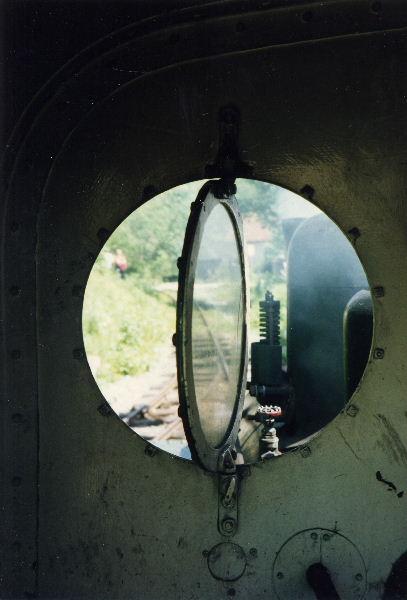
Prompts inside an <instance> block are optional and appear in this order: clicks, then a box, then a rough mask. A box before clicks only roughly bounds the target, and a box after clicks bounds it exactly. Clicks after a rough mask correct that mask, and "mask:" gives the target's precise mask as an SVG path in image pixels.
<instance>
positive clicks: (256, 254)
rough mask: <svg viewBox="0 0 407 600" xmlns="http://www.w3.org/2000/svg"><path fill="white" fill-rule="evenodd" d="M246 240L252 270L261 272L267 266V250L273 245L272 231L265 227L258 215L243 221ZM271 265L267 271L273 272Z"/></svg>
mask: <svg viewBox="0 0 407 600" xmlns="http://www.w3.org/2000/svg"><path fill="white" fill-rule="evenodd" d="M243 231H244V239H245V244H246V248H247V255H248V257H249V260H250V265H251V268H252V269H254V270H256V271H259V270H263V269H264V267H265V266H266V265H265V264H264V263H265V259H266V250H267V248H269V247H270V245H271V243H272V234H271V231H270V229H268V228H267V227H265V226H264V225H263V224H262V223H261V221H260V219H259V218H258V217H257V216H256V215H250V216H248V217H245V218H244V221H243ZM271 269H272V265H269V266H268V268H267V270H271Z"/></svg>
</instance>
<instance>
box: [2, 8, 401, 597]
mask: <svg viewBox="0 0 407 600" xmlns="http://www.w3.org/2000/svg"><path fill="white" fill-rule="evenodd" d="M0 10H1V11H2V15H3V16H4V18H5V20H6V21H7V22H10V23H11V24H12V27H10V28H9V30H8V31H7V35H5V37H4V51H5V52H6V53H7V60H5V61H4V63H3V66H4V74H3V71H2V77H3V76H4V78H5V79H4V82H5V83H6V84H7V86H6V89H8V90H10V93H7V94H5V95H4V98H3V101H4V105H5V115H6V116H7V118H6V119H5V120H4V132H3V133H4V135H3V138H4V139H3V140H2V142H3V152H4V156H3V171H2V185H3V194H2V203H1V209H2V231H3V235H2V240H1V267H2V295H1V301H2V305H1V315H2V317H1V323H0V325H1V332H2V345H1V352H2V366H3V377H2V381H1V390H2V402H1V422H2V426H3V430H2V454H1V469H0V476H1V489H2V497H1V509H2V517H3V518H2V519H1V522H0V527H1V544H0V546H1V548H0V550H1V553H2V555H1V561H0V563H1V565H0V566H1V570H0V597H1V598H4V599H11V598H13V599H20V598H44V599H46V598H47V599H51V598H52V599H55V600H63V599H68V598H69V599H71V598H72V599H78V600H93V599H95V598H98V599H106V600H112V599H115V600H116V599H117V600H119V599H120V600H128V599H130V598H140V600H164V599H165V600H168V599H170V600H186V599H190V600H212V599H213V600H215V599H216V600H218V599H219V598H224V599H225V600H228V599H230V598H237V599H240V598H241V599H243V598H253V600H255V599H256V600H261V599H265V598H271V599H273V600H315V598H324V597H325V598H341V600H363V599H366V600H391V599H397V600H398V599H399V598H405V597H407V585H406V582H405V573H406V571H407V558H406V557H407V547H406V539H407V521H406V519H405V512H406V501H407V493H405V479H406V470H407V449H406V448H407V435H406V431H407V428H406V408H405V398H406V396H407V377H406V373H407V370H406V357H407V352H406V350H407V347H406V344H407V336H406V335H405V331H406V324H407V305H406V302H405V297H406V293H407V237H406V224H407V202H406V185H405V184H406V169H405V164H406V136H405V122H406V119H407V103H406V98H407V79H406V72H405V56H406V52H407V11H406V5H405V2H402V1H401V0H388V1H386V2H372V1H370V0H369V1H367V0H334V1H332V2H314V1H311V2H305V1H303V0H286V1H285V0H284V1H283V0H281V1H280V0H270V1H267V2H264V1H263V0H250V1H247V0H214V1H211V2H202V1H200V0H185V2H177V1H175V0H174V1H172V0H170V1H169V2H158V3H154V2H153V3H151V2H144V1H140V2H122V0H120V1H118V2H100V1H99V0H95V1H94V2H76V3H65V2H48V1H45V0H44V1H43V0H38V2H9V1H8V0H5V2H3V3H2V5H1V6H0ZM61 32H62V33H61ZM21 48H28V50H27V52H23V51H22V50H21ZM22 54H23V55H24V56H23V58H24V60H23V59H22V58H21V56H22ZM6 129H7V138H6V137H5V135H6ZM240 179H248V180H253V181H259V182H265V183H269V184H273V185H276V186H279V187H280V188H283V189H285V190H289V191H290V192H292V193H295V194H297V195H298V196H301V197H302V198H304V199H306V200H308V201H310V202H311V203H312V204H314V205H315V206H316V207H318V209H319V210H320V211H321V212H320V213H318V214H315V215H314V216H311V217H310V218H308V219H306V220H303V221H302V222H299V221H298V220H297V221H296V222H295V223H294V222H293V221H291V222H288V221H287V223H286V224H285V225H284V228H285V229H284V232H285V236H286V248H287V290H288V296H287V332H286V333H287V344H286V354H284V348H282V343H281V339H279V337H280V336H279V326H278V322H279V319H278V313H279V305H278V302H279V301H282V300H281V298H280V297H279V295H278V293H277V292H276V291H275V290H274V289H273V286H271V287H269V286H268V287H266V288H265V289H263V291H262V297H261V298H260V306H257V301H256V305H252V306H251V307H250V311H251V313H250V314H252V315H253V314H254V313H257V311H259V316H258V321H259V323H260V329H259V330H257V331H256V332H254V333H253V335H252V337H249V335H248V333H247V330H248V327H247V325H248V315H249V292H248V290H247V282H246V283H245V279H247V280H248V278H247V277H246V276H247V274H248V269H247V264H246V263H247V253H245V251H244V234H243V235H242V228H241V217H242V215H241V214H239V213H241V210H240V209H239V201H240V199H239V201H236V199H235V196H236V197H237V196H238V192H239V180H240ZM202 180H209V181H207V182H206V183H204V184H203V187H202V188H201V191H200V192H199V193H198V198H197V200H196V201H195V202H193V207H192V211H191V213H190V217H189V223H188V225H187V228H186V237H185V242H184V247H183V250H182V252H181V254H180V261H179V265H178V266H179V285H178V303H177V319H176V335H175V338H174V342H175V346H176V353H177V364H178V375H177V376H178V388H179V393H180V417H181V418H182V421H183V423H184V427H185V431H186V435H187V438H188V443H189V448H190V450H191V454H192V457H193V459H194V460H181V459H180V458H179V457H176V456H174V455H173V454H171V453H170V452H166V451H163V450H162V449H160V448H158V447H157V446H156V445H154V443H152V442H151V441H150V440H146V439H143V437H142V436H140V435H136V434H135V433H134V432H133V431H131V429H130V427H129V426H128V425H126V424H125V423H124V422H123V419H121V418H119V416H118V415H117V414H116V413H115V411H114V410H113V409H112V407H111V405H110V404H109V402H108V401H107V399H106V397H105V396H104V394H103V393H102V392H101V389H100V387H98V384H97V383H96V381H95V378H94V376H93V374H92V370H91V368H90V364H89V362H88V359H87V350H86V348H85V346H86V341H84V333H83V321H82V316H83V314H84V312H83V308H84V303H85V305H86V287H87V284H88V281H90V279H89V278H90V275H91V272H92V269H93V267H94V265H95V261H97V257H98V256H99V254H100V252H101V251H102V249H103V248H104V246H105V244H106V243H107V242H108V240H109V239H110V237H111V236H112V235H113V232H114V231H115V230H116V229H117V228H118V227H119V226H120V224H121V223H123V222H124V221H125V219H126V218H127V217H129V215H131V214H132V213H134V211H136V212H137V211H139V210H142V208H143V206H147V205H148V204H149V203H150V201H151V206H154V211H155V213H156V214H158V215H162V214H164V213H160V208H161V205H162V200H161V199H159V200H158V201H157V204H153V203H154V200H155V199H157V197H159V196H160V194H162V193H164V192H166V191H168V190H172V189H173V188H176V187H177V186H180V185H183V184H185V183H186V182H197V181H202ZM236 188H237V189H236ZM192 200H194V198H192ZM166 214H168V213H166ZM147 231H148V228H147ZM146 239H148V235H147V236H146ZM117 280H118V281H120V280H119V276H118V277H117ZM219 282H221V283H219ZM225 283H227V285H225ZM100 295H101V296H102V295H103V292H100ZM280 309H281V307H280ZM322 317H323V318H322ZM280 333H281V332H280ZM249 357H250V361H249ZM249 363H250V364H249ZM246 373H247V377H246ZM191 386H192V387H191ZM247 388H248V389H247ZM191 390H192V392H193V393H191ZM219 396H221V397H222V400H223V401H222V402H219ZM239 429H240V431H239ZM317 432H318V435H315V434H316V433H317Z"/></svg>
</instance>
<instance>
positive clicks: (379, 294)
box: [372, 285, 384, 298]
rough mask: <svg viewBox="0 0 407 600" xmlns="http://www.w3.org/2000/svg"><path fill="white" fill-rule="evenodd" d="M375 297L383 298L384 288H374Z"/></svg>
mask: <svg viewBox="0 0 407 600" xmlns="http://www.w3.org/2000/svg"><path fill="white" fill-rule="evenodd" d="M372 291H373V296H374V297H375V298H383V296H384V287H382V286H381V285H378V286H376V287H374V288H373V290H372Z"/></svg>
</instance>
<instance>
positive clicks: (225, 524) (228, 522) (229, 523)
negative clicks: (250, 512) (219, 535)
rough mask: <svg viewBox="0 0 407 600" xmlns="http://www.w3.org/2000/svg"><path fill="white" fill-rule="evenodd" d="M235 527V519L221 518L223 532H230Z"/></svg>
mask: <svg viewBox="0 0 407 600" xmlns="http://www.w3.org/2000/svg"><path fill="white" fill-rule="evenodd" d="M235 528H236V521H235V520H234V519H231V518H227V519H223V521H222V529H223V531H224V532H225V533H232V531H234V530H235Z"/></svg>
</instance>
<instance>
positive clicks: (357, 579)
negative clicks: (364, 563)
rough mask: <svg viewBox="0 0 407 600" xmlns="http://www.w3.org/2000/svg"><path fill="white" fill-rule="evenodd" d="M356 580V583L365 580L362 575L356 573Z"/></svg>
mask: <svg viewBox="0 0 407 600" xmlns="http://www.w3.org/2000/svg"><path fill="white" fill-rule="evenodd" d="M355 579H356V581H362V579H363V575H362V573H356V575H355Z"/></svg>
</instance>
